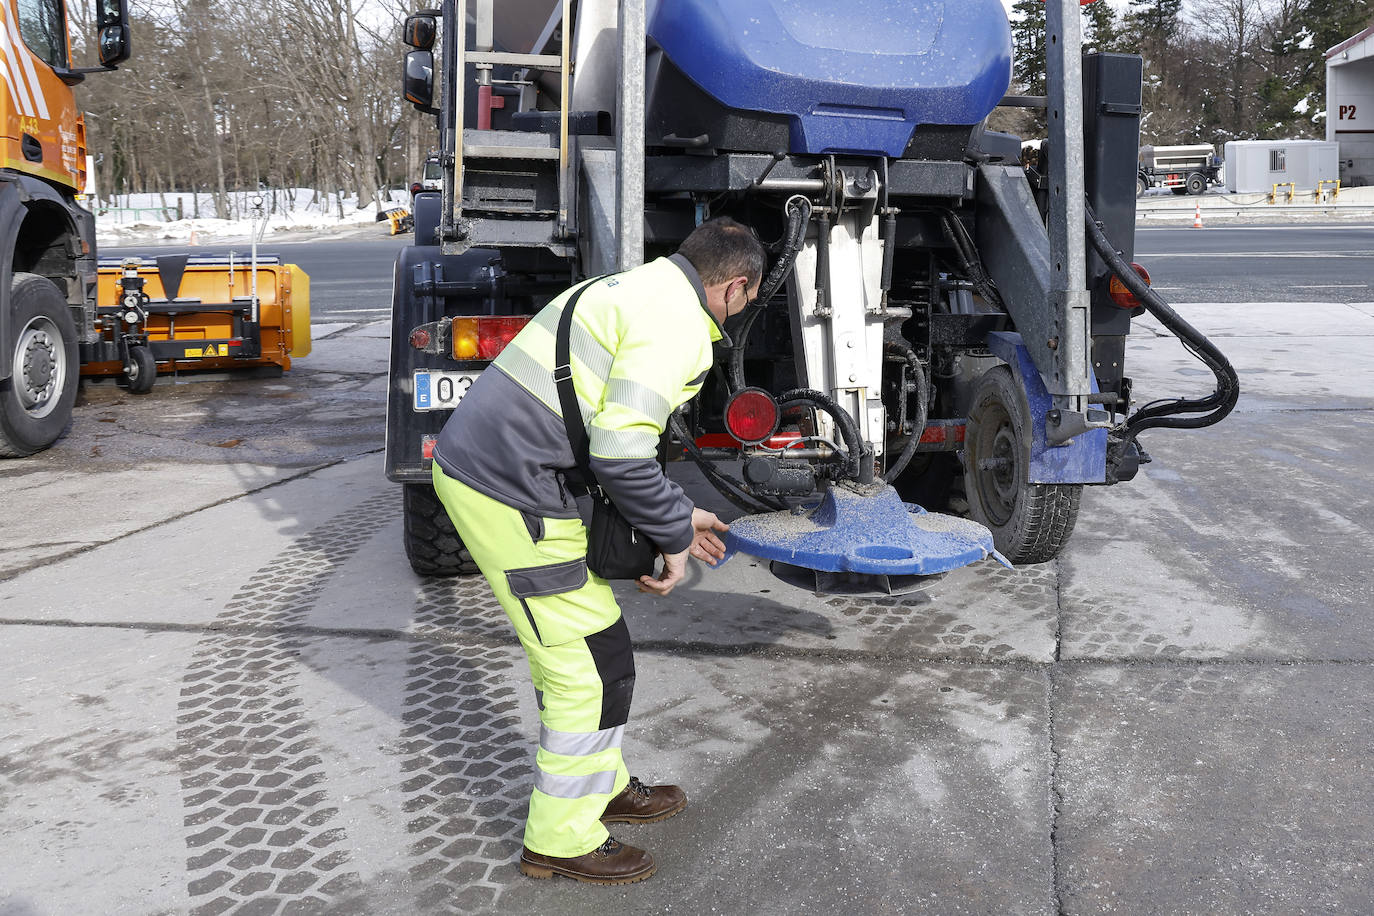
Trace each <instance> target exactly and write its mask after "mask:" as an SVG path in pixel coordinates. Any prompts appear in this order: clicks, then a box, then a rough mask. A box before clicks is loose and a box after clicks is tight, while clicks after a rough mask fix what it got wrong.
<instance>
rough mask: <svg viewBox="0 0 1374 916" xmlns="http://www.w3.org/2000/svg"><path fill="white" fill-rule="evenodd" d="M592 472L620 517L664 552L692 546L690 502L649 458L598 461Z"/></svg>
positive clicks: (656, 463)
mask: <svg viewBox="0 0 1374 916" xmlns="http://www.w3.org/2000/svg"><path fill="white" fill-rule="evenodd" d="M591 465H592V473H593V474H595V475H596V479H597V481H598V482H599V483H600V484H601V487H602V489H604V490H605V491H606V492H607V493H608V494H609V495H610V497H611V500H612V501H613V502H614V503H615V505H616V508H617V509H619V510H620V512H621V514H622V515H624V516H625V518H626V519H627V520H628V521H629V522H630V524H632V525H634V526H635V527H636V528H638V529H639V530H640V531H642V532H644V533H645V534H646V535H648V536H649V539H650V540H652V541H653V542H654V544H656V545H657V546H658V549H659V550H661V551H663V552H664V553H678V552H680V551H683V550H686V549H687V548H688V547H690V546H692V537H693V535H694V534H695V532H694V531H693V529H692V501H691V500H690V499H688V498H687V494H685V493H683V492H682V488H681V487H679V486H678V485H677V484H675V483H673V482H672V481H671V480H669V479H668V478H667V476H666V475H665V474H664V473H663V469H662V468H661V467H660V466H659V464H658V462H657V461H655V460H654V459H652V458H618V459H610V458H597V457H596V456H592V460H591Z"/></svg>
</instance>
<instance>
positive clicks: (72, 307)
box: [0, 0, 310, 458]
mask: <svg viewBox="0 0 1374 916" xmlns="http://www.w3.org/2000/svg"><path fill="white" fill-rule="evenodd" d="M0 3H2V4H3V5H0V10H2V11H3V15H0V126H3V136H0V457H6V458H12V457H23V456H25V455H32V454H33V453H35V452H38V451H41V450H43V449H45V448H47V447H48V446H50V445H51V444H52V443H53V442H55V441H56V440H57V438H58V437H59V436H60V435H61V434H62V432H63V431H64V430H65V429H66V427H67V425H68V423H69V422H70V420H71V414H72V406H73V404H74V403H75V401H76V394H77V386H78V384H79V383H80V378H81V376H82V375H95V376H99V375H114V376H117V377H118V378H119V380H120V382H121V384H123V385H125V386H126V387H127V388H128V389H129V390H130V391H131V392H133V393H142V392H146V391H148V390H149V389H150V388H151V387H152V384H153V381H154V380H155V379H156V377H157V373H158V371H159V369H164V370H172V369H186V368H199V369H207V368H208V369H223V368H244V367H256V366H276V367H279V368H281V369H287V368H290V364H291V355H292V354H293V353H294V355H296V356H298V357H299V356H304V355H305V354H306V353H308V352H309V350H310V306H309V278H308V277H307V276H306V275H305V273H304V272H303V271H301V270H300V269H299V268H298V267H295V266H294V265H289V264H281V263H279V262H278V261H276V260H275V259H271V258H267V259H263V260H261V261H260V260H259V259H258V258H257V247H256V243H255V244H254V248H253V257H252V259H251V261H247V262H245V261H244V260H243V259H240V260H239V261H238V262H237V263H236V262H234V261H233V260H231V259H225V258H218V259H216V258H203V257H195V258H191V257H189V256H187V255H171V256H162V257H157V258H148V259H139V258H134V259H127V260H124V261H119V262H110V263H107V264H103V265H102V264H100V263H99V261H98V260H97V257H96V244H95V217H94V215H93V214H92V213H91V212H90V211H89V210H87V209H86V208H85V207H84V206H82V199H81V198H79V197H78V196H77V195H78V194H79V193H80V192H81V190H82V189H83V188H84V187H85V181H86V131H85V123H84V121H83V119H82V115H81V111H80V109H78V108H77V105H76V98H75V96H74V95H73V92H72V87H74V86H76V85H77V84H79V83H80V82H81V81H82V80H84V79H85V78H86V75H87V74H88V73H94V72H103V71H108V70H114V69H116V67H117V66H118V65H119V64H120V63H122V62H123V61H125V60H127V59H128V57H129V51H130V29H129V7H128V0H97V2H96V48H97V53H98V57H99V61H100V65H99V66H96V67H73V66H72V58H71V45H70V39H69V33H68V29H67V16H66V4H65V3H64V2H63V0H0Z"/></svg>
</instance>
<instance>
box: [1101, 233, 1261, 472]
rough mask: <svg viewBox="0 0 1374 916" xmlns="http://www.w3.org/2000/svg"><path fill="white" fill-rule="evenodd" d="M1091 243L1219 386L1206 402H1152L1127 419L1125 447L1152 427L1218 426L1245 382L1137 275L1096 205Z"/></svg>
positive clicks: (1207, 341)
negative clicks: (1109, 235) (1103, 224)
mask: <svg viewBox="0 0 1374 916" xmlns="http://www.w3.org/2000/svg"><path fill="white" fill-rule="evenodd" d="M1086 212H1087V229H1088V241H1089V242H1090V243H1091V244H1092V246H1093V250H1095V251H1096V252H1097V254H1098V256H1099V257H1101V258H1102V260H1103V261H1104V262H1106V264H1107V266H1108V267H1109V268H1111V271H1112V273H1114V274H1116V276H1117V278H1118V279H1119V280H1120V281H1121V282H1122V283H1123V284H1125V286H1126V288H1127V289H1128V290H1130V291H1131V293H1132V294H1133V295H1134V296H1135V297H1136V298H1137V299H1139V300H1140V303H1141V305H1143V306H1145V309H1146V310H1147V311H1148V312H1149V313H1150V314H1151V315H1153V316H1155V318H1157V319H1159V323H1160V324H1162V325H1164V327H1165V328H1166V329H1167V330H1168V331H1169V332H1170V333H1172V334H1174V335H1175V336H1177V337H1178V339H1179V340H1180V341H1181V342H1182V343H1183V346H1184V347H1185V348H1186V349H1187V350H1188V352H1190V353H1192V354H1193V355H1194V356H1196V357H1197V358H1198V359H1199V360H1201V361H1202V362H1203V363H1204V364H1205V365H1206V366H1207V368H1209V369H1211V370H1212V374H1213V375H1215V376H1216V379H1217V387H1216V390H1215V391H1214V392H1212V393H1211V394H1210V395H1208V396H1207V397H1205V398H1193V399H1189V398H1174V399H1172V400H1169V401H1166V402H1161V403H1154V404H1147V405H1146V406H1144V407H1142V408H1141V409H1140V410H1137V411H1136V412H1135V413H1134V414H1132V415H1131V416H1130V417H1128V418H1127V419H1126V422H1125V424H1124V425H1123V426H1122V427H1119V431H1120V434H1121V437H1122V440H1121V441H1122V448H1125V447H1126V446H1127V445H1129V444H1130V442H1131V441H1132V440H1134V439H1135V437H1136V436H1137V435H1139V434H1140V433H1141V431H1143V430H1146V429H1150V428H1152V427H1167V428H1171V429H1201V428H1202V427H1204V426H1211V425H1212V424H1213V423H1217V422H1219V421H1220V420H1221V419H1222V418H1224V417H1225V416H1226V415H1227V414H1229V413H1230V412H1231V409H1232V408H1234V407H1235V406H1236V401H1237V400H1239V399H1240V378H1239V377H1238V376H1237V375H1236V370H1235V368H1234V367H1232V365H1231V361H1230V360H1228V359H1227V358H1226V356H1225V354H1223V353H1222V352H1221V351H1220V350H1218V349H1217V347H1216V345H1215V344H1213V343H1212V342H1211V341H1210V340H1208V339H1207V338H1206V337H1205V336H1203V334H1202V332H1201V331H1199V330H1197V328H1194V327H1193V326H1192V325H1191V324H1189V323H1188V322H1187V321H1186V320H1184V318H1183V317H1182V316H1181V315H1179V314H1178V312H1175V311H1174V310H1173V309H1172V308H1170V307H1169V304H1168V303H1167V302H1165V301H1164V300H1163V299H1162V298H1160V296H1159V294H1158V293H1156V292H1155V291H1154V290H1152V289H1150V286H1149V284H1148V283H1146V282H1145V281H1144V280H1143V279H1142V278H1141V276H1140V275H1139V274H1137V273H1136V272H1135V271H1134V270H1133V269H1132V268H1131V265H1130V264H1127V263H1126V259H1125V258H1123V257H1122V256H1121V253H1120V252H1118V251H1117V250H1116V249H1115V248H1113V247H1112V243H1111V242H1110V241H1109V240H1108V239H1107V236H1106V234H1105V233H1104V232H1103V231H1102V227H1101V226H1099V225H1098V223H1097V215H1096V214H1095V213H1094V212H1093V209H1092V207H1091V206H1089V207H1087V208H1086ZM1201 411H1210V413H1205V414H1203V415H1202V416H1196V417H1183V416H1179V414H1187V413H1199V412H1201Z"/></svg>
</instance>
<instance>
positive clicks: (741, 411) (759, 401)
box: [725, 388, 778, 445]
mask: <svg viewBox="0 0 1374 916" xmlns="http://www.w3.org/2000/svg"><path fill="white" fill-rule="evenodd" d="M725 428H726V429H728V430H729V431H730V435H732V436H734V437H735V438H736V439H738V440H739V441H741V442H743V443H744V444H745V445H755V444H757V443H759V442H762V441H763V440H764V439H767V438H768V437H769V436H771V435H773V433H774V432H775V431H776V430H777V428H778V405H777V402H776V401H774V400H773V396H772V395H770V394H769V393H768V392H766V391H764V390H763V389H762V388H744V389H742V390H740V391H737V392H735V394H734V395H733V396H732V397H731V398H730V402H729V403H728V404H726V405H725Z"/></svg>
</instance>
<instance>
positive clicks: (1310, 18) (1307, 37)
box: [1259, 0, 1374, 139]
mask: <svg viewBox="0 0 1374 916" xmlns="http://www.w3.org/2000/svg"><path fill="white" fill-rule="evenodd" d="M1372 23H1374V0H1301V2H1300V3H1299V4H1298V6H1297V8H1296V10H1295V12H1294V14H1293V15H1292V17H1291V20H1290V21H1288V22H1286V23H1279V22H1276V23H1275V24H1274V28H1273V29H1272V38H1271V40H1270V41H1269V42H1268V46H1267V50H1268V51H1269V54H1270V56H1271V58H1272V64H1271V66H1270V68H1269V69H1270V73H1269V76H1268V77H1267V78H1266V79H1265V80H1264V82H1263V84H1262V85H1261V86H1260V88H1259V95H1260V99H1261V102H1262V105H1263V114H1262V117H1261V120H1260V124H1259V132H1260V133H1261V134H1264V135H1266V136H1269V137H1272V138H1275V139H1281V138H1285V137H1301V136H1307V137H1317V136H1325V134H1326V122H1325V120H1324V117H1325V108H1326V52H1327V51H1328V50H1330V49H1331V48H1333V47H1335V46H1336V45H1338V44H1340V43H1341V42H1342V41H1345V40H1346V39H1347V38H1351V37H1353V36H1355V35H1357V34H1359V33H1360V32H1362V31H1363V30H1364V29H1366V28H1368V27H1369V26H1370V25H1371V24H1372Z"/></svg>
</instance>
